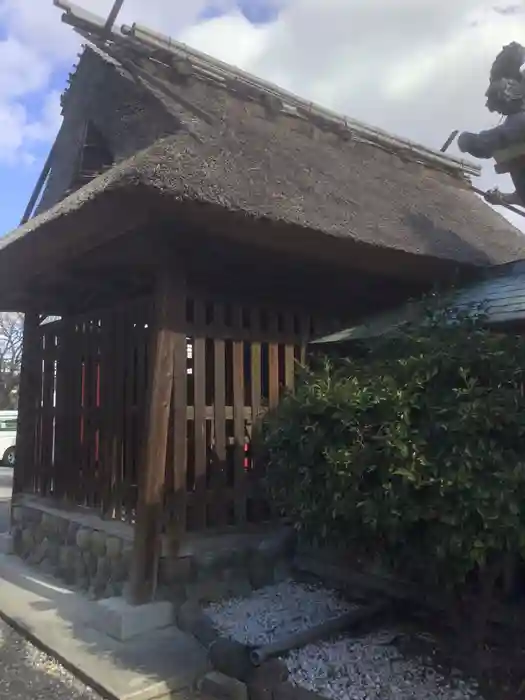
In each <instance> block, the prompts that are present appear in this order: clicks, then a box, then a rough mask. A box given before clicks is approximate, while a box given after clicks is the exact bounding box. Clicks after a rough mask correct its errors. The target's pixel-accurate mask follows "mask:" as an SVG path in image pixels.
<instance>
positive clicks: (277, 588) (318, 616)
mask: <svg viewBox="0 0 525 700" xmlns="http://www.w3.org/2000/svg"><path fill="white" fill-rule="evenodd" d="M356 607H358V606H357V605H354V604H352V603H348V602H347V601H345V600H343V599H342V598H341V597H339V596H338V595H337V593H335V592H334V591H329V590H327V589H325V588H320V587H316V586H310V585H307V584H302V583H296V582H294V581H283V582H282V583H278V584H275V585H273V586H267V587H266V588H261V589H260V590H258V591H255V592H254V593H252V595H251V596H249V597H248V598H232V599H230V600H226V601H222V602H220V603H213V604H212V605H209V606H208V607H207V608H206V609H205V613H206V614H207V615H208V616H209V617H210V618H211V620H212V621H213V623H214V625H215V626H216V628H217V629H218V630H219V631H220V632H222V634H224V635H225V636H227V637H230V639H235V640H237V641H238V642H242V643H243V644H247V645H250V646H251V645H253V646H256V645H260V644H268V643H269V642H273V641H275V640H276V639H282V638H283V637H285V636H287V635H289V634H293V633H294V632H300V631H302V630H305V629H308V628H310V627H314V626H315V625H318V624H320V623H322V622H325V621H326V620H329V619H330V618H332V617H337V616H338V615H341V614H343V613H345V612H349V611H350V610H352V609H354V608H356Z"/></svg>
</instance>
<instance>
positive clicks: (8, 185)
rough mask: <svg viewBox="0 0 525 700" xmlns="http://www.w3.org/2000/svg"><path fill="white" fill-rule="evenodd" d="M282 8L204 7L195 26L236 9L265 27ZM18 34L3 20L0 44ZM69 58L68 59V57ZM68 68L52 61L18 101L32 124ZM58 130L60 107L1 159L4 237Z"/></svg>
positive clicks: (252, 4)
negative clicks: (41, 78)
mask: <svg viewBox="0 0 525 700" xmlns="http://www.w3.org/2000/svg"><path fill="white" fill-rule="evenodd" d="M39 2H40V3H46V2H47V3H48V4H49V6H50V9H51V10H52V12H53V13H54V20H55V22H56V24H57V25H58V24H60V21H61V20H60V12H59V11H58V10H56V9H55V8H52V0H39ZM81 4H82V2H81ZM90 4H91V3H89V2H88V0H84V3H83V5H84V6H85V7H89V6H90ZM106 4H111V3H106ZM0 6H1V3H0ZM278 8H279V6H278V5H277V4H276V3H275V2H273V1H272V2H268V1H267V0H239V1H238V3H237V8H232V6H231V5H230V4H229V3H228V4H225V3H223V2H221V1H219V2H217V3H213V4H210V5H207V6H205V7H203V8H202V9H201V10H200V11H199V13H198V14H197V16H196V17H195V19H194V22H193V23H192V24H195V25H197V24H199V23H203V22H204V23H205V22H208V21H210V20H211V19H217V18H220V17H222V16H224V15H225V14H226V13H228V12H229V13H231V12H232V10H235V9H236V10H237V11H238V12H239V13H240V14H242V16H243V17H244V18H245V19H246V20H247V21H248V22H249V23H250V24H252V25H255V26H256V25H262V24H265V23H269V22H273V21H275V20H276V18H277V17H278V11H279V10H278ZM103 9H105V8H103ZM108 9H109V8H108ZM0 16H1V13H0ZM155 28H157V27H155ZM68 31H69V32H71V33H72V30H71V29H69V28H68ZM17 34H18V32H17V31H14V32H13V31H12V27H11V26H10V24H9V22H8V21H5V19H4V21H1V20H0V44H2V43H6V42H8V41H9V40H10V39H12V38H13V36H15V37H16V36H17ZM66 57H68V54H66ZM0 61H1V53H0ZM66 64H67V58H66V60H61V59H60V57H58V58H56V59H55V60H52V61H50V63H49V69H50V70H49V77H48V79H47V80H46V81H45V82H44V84H38V86H37V89H32V90H28V91H27V92H25V93H24V94H23V95H21V96H19V97H17V99H16V106H17V107H21V108H22V109H23V110H25V112H26V122H27V123H28V124H39V123H40V122H42V120H45V116H43V111H45V110H46V100H47V99H48V98H49V95H50V94H54V97H55V100H56V99H57V98H58V95H59V94H60V93H61V92H62V90H63V89H64V87H65V85H66V80H67V76H68V72H69V70H70V67H68V66H67V65H66ZM0 68H1V66H0ZM37 82H38V81H37ZM58 127H59V116H58V106H56V105H55V113H54V118H53V119H52V120H51V121H50V123H49V124H48V125H47V126H46V128H45V129H44V130H43V131H44V133H42V135H41V136H40V135H39V136H38V137H34V138H33V137H31V136H29V135H27V137H26V139H25V142H24V144H22V145H21V146H20V147H19V148H18V149H17V152H16V153H15V154H12V153H10V152H7V153H6V154H4V157H3V158H1V159H0V188H1V190H0V191H2V192H3V193H4V196H3V198H2V205H1V207H0V235H1V234H4V233H6V232H8V231H10V230H11V229H13V228H15V227H16V226H17V225H18V223H19V221H20V219H21V217H22V214H23V212H24V210H25V207H26V205H27V203H28V201H29V198H30V196H31V193H32V191H33V188H34V186H35V184H36V182H37V180H38V177H39V175H40V172H41V170H42V167H43V165H44V163H45V160H46V158H47V155H48V153H49V149H50V147H51V144H52V141H53V138H54V135H55V134H56V132H57V129H58ZM0 128H1V119H0ZM8 151H9V149H8ZM0 156H1V154H0Z"/></svg>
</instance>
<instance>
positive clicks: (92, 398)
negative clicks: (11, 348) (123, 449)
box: [82, 318, 97, 507]
mask: <svg viewBox="0 0 525 700" xmlns="http://www.w3.org/2000/svg"><path fill="white" fill-rule="evenodd" d="M95 324H96V321H95V319H94V318H88V319H86V325H85V335H84V443H83V449H82V452H83V460H82V461H83V466H84V474H83V482H84V499H85V503H86V505H88V506H91V507H94V506H95V504H96V473H95V455H94V442H95V420H96V418H95V404H96V390H95V382H96V369H95V363H96V359H95V356H96V344H97V341H96V325H95Z"/></svg>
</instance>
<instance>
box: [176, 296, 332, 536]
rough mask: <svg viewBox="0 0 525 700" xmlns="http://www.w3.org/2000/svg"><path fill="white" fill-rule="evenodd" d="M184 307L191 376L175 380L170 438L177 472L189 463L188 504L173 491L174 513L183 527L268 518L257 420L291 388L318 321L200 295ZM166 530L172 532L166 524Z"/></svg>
mask: <svg viewBox="0 0 525 700" xmlns="http://www.w3.org/2000/svg"><path fill="white" fill-rule="evenodd" d="M185 306H186V324H187V336H188V338H187V348H186V349H185V354H186V370H185V375H186V376H185V379H184V382H183V381H182V374H181V372H179V373H178V374H177V375H176V378H175V388H174V391H175V394H176V393H177V391H178V392H179V394H180V399H179V401H178V402H176V403H175V406H174V407H173V408H174V411H175V412H177V415H178V416H180V417H179V418H178V419H177V418H174V427H173V430H176V431H177V435H172V436H171V441H172V443H173V446H174V447H173V448H172V449H171V450H170V459H174V456H173V451H174V449H175V450H176V449H177V446H178V449H179V452H180V455H179V458H178V459H177V458H175V463H176V464H177V468H178V469H180V468H181V465H182V464H184V474H185V479H184V481H185V483H186V493H185V496H184V499H185V506H184V504H183V503H182V502H181V500H180V495H179V497H178V501H177V498H176V497H175V494H171V497H170V494H169V493H168V498H167V502H169V503H170V504H172V506H171V513H170V516H171V518H177V520H178V531H179V532H180V531H181V528H186V529H188V530H205V529H214V530H216V529H222V528H224V527H226V526H231V525H236V526H242V525H243V524H245V523H246V522H253V521H257V520H261V519H265V518H267V517H268V508H267V507H265V505H264V503H262V502H261V498H260V493H259V492H260V489H258V488H257V478H258V475H257V474H256V471H255V469H254V465H253V464H252V457H251V451H250V438H251V432H252V425H253V423H254V421H256V420H257V419H258V417H259V416H260V415H262V414H263V413H264V412H265V411H266V410H267V409H268V408H269V407H271V406H275V405H276V404H277V403H278V401H279V398H280V396H281V395H282V393H283V391H284V390H285V389H289V390H293V388H294V383H295V373H296V367H297V364H298V362H300V361H301V360H302V359H304V348H305V345H306V343H307V342H308V339H309V338H310V337H311V334H312V332H314V333H317V332H319V330H318V328H320V327H321V326H320V324H318V328H316V327H315V324H313V322H312V319H311V318H310V317H309V316H307V315H304V314H302V315H301V314H298V313H294V312H293V311H289V312H286V311H284V312H283V311H282V310H279V311H276V310H272V309H271V308H251V307H250V308H247V307H245V306H241V305H234V304H231V303H229V302H219V301H217V300H213V302H211V301H210V300H207V299H205V298H202V297H200V296H198V295H194V296H191V295H190V297H189V298H188V299H187V300H186V304H185ZM179 353H180V349H179ZM176 364H177V363H176ZM179 364H180V363H179ZM183 384H184V386H183ZM184 393H185V394H186V399H187V401H186V403H184V401H183V398H184V397H183V396H182V395H183V394H184ZM183 406H184V408H183ZM174 411H173V410H172V413H173V412H174ZM183 413H184V416H185V422H186V430H185V434H186V436H187V439H186V440H185V441H184V442H185V445H186V451H185V454H184V455H183V454H182V452H183V449H184V448H183V446H182V434H183V432H184V431H183V429H182V427H181V421H182V420H183ZM167 469H168V470H169V465H167ZM181 480H182V479H181ZM166 486H167V489H168V492H169V491H170V490H171V489H173V480H170V479H168V481H167V484H166ZM175 503H178V506H174V505H173V504H175ZM167 529H168V531H170V532H172V531H173V528H172V527H170V523H169V522H168V524H167Z"/></svg>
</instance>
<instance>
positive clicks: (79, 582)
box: [12, 501, 295, 605]
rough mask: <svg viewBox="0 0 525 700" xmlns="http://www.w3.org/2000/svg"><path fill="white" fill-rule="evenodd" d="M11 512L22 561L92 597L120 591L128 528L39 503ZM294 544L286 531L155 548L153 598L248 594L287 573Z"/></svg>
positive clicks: (129, 544) (127, 562)
mask: <svg viewBox="0 0 525 700" xmlns="http://www.w3.org/2000/svg"><path fill="white" fill-rule="evenodd" d="M12 512H13V528H12V535H13V548H14V553H15V554H17V555H18V556H20V557H21V558H22V559H24V560H25V561H26V562H27V563H28V564H30V565H33V566H37V567H39V568H40V569H41V571H42V572H44V573H46V574H49V575H52V576H54V577H56V578H57V579H59V580H61V581H63V582H64V583H66V584H67V585H69V586H74V587H75V588H77V589H80V590H82V591H85V592H86V593H87V594H88V595H89V597H90V598H92V599H100V598H110V597H114V596H120V595H122V594H123V592H124V586H125V584H126V582H127V581H128V577H129V573H130V566H131V559H132V548H133V539H132V538H133V530H132V528H131V526H127V525H125V524H123V523H117V522H114V521H105V520H102V519H101V518H99V517H98V516H96V515H94V514H84V513H80V514H79V513H78V512H75V511H61V510H59V509H58V508H51V507H48V506H47V505H46V504H44V503H43V502H42V503H39V504H36V502H31V501H24V502H22V503H19V504H14V505H13V507H12ZM123 533H126V535H124V534H123ZM294 547H295V538H294V536H293V533H292V532H290V531H289V530H279V531H271V532H267V533H265V534H261V533H259V534H251V535H240V534H233V535H232V534H226V535H215V536H210V537H200V538H194V539H193V540H191V539H190V538H189V539H188V541H187V542H186V543H184V544H183V546H182V547H181V548H180V550H179V551H178V553H177V554H176V555H175V556H173V555H170V554H169V552H163V554H162V556H161V560H160V565H159V580H158V589H157V598H159V599H161V600H170V601H172V602H173V603H175V604H177V605H181V604H182V603H184V602H185V601H193V602H197V603H201V602H202V603H206V602H213V601H216V600H220V599H222V598H225V597H231V596H246V595H249V594H250V592H251V591H252V590H253V589H257V588H261V587H263V586H266V585H269V584H271V583H276V582H277V581H280V580H283V579H284V578H286V577H287V576H289V575H290V571H291V561H292V558H293V552H294Z"/></svg>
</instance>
